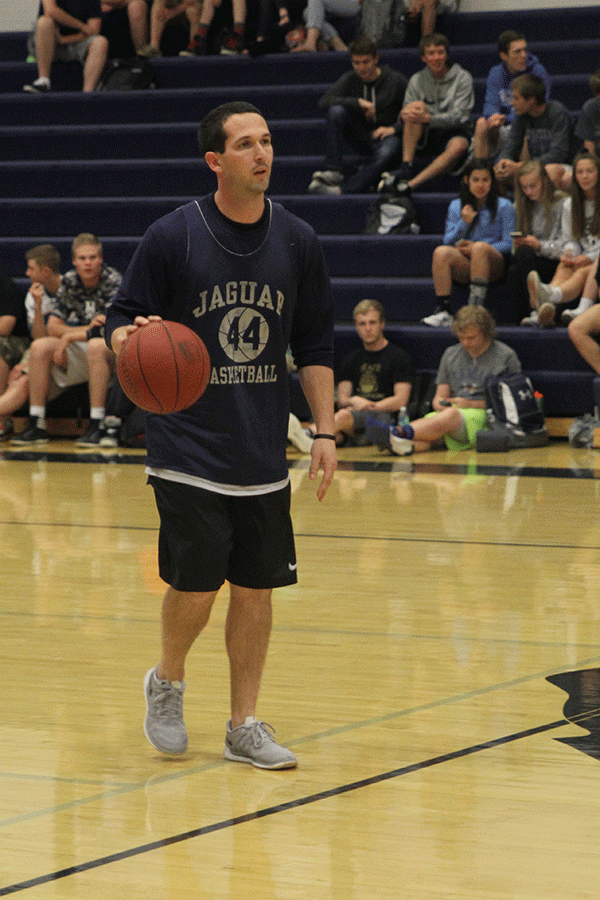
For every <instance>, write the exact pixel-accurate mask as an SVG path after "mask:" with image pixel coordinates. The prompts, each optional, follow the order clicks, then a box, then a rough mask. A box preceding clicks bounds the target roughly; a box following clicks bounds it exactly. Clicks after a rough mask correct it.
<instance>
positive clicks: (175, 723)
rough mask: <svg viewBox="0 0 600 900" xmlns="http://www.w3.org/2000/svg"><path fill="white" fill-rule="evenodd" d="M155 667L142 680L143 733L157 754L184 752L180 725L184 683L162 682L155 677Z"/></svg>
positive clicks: (181, 726)
mask: <svg viewBox="0 0 600 900" xmlns="http://www.w3.org/2000/svg"><path fill="white" fill-rule="evenodd" d="M156 669H157V667H156V666H155V667H154V668H153V669H150V671H149V672H147V673H146V677H145V678H144V694H145V696H146V718H145V720H144V733H145V735H146V737H147V738H148V740H149V741H150V743H151V744H152V746H153V747H156V749H157V750H160V751H161V753H169V754H174V753H185V751H186V750H187V745H188V739H187V732H186V730H185V725H184V724H183V692H184V690H185V681H165V680H162V679H160V678H157V676H156Z"/></svg>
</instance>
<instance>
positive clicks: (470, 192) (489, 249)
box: [422, 159, 515, 326]
mask: <svg viewBox="0 0 600 900" xmlns="http://www.w3.org/2000/svg"><path fill="white" fill-rule="evenodd" d="M514 228H515V213H514V208H513V205H512V203H511V202H510V201H509V200H507V199H506V198H504V197H499V196H498V185H497V182H496V178H495V175H494V170H493V167H492V164H491V162H490V161H489V160H487V159H474V160H473V161H472V162H471V163H470V165H469V166H468V168H467V171H466V173H465V175H464V178H463V181H462V183H461V189H460V196H459V197H458V198H457V199H456V200H452V202H451V203H450V206H449V207H448V215H447V217H446V228H445V231H444V243H443V244H441V245H440V246H439V247H436V248H435V250H434V253H433V285H434V288H435V295H436V299H437V308H436V310H435V312H434V314H433V315H432V316H428V317H427V318H425V319H423V320H422V321H423V322H424V323H425V324H426V325H434V326H436V325H438V326H439V325H442V326H446V325H449V324H450V322H451V321H452V316H451V313H450V292H451V290H452V282H453V281H457V282H458V283H459V284H470V290H469V303H470V304H479V305H483V304H484V302H485V298H486V294H487V288H488V284H490V283H491V282H494V281H500V280H501V279H502V278H504V273H505V271H506V265H507V261H508V258H509V255H510V252H511V249H512V238H511V234H510V233H511V231H514Z"/></svg>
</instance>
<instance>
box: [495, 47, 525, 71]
mask: <svg viewBox="0 0 600 900" xmlns="http://www.w3.org/2000/svg"><path fill="white" fill-rule="evenodd" d="M500 59H501V60H502V61H503V62H504V64H505V65H506V68H507V69H508V71H509V72H510V74H511V75H520V74H521V73H522V72H524V71H525V69H526V67H527V41H525V40H523V41H513V42H512V44H509V45H508V50H507V51H506V53H501V54H500Z"/></svg>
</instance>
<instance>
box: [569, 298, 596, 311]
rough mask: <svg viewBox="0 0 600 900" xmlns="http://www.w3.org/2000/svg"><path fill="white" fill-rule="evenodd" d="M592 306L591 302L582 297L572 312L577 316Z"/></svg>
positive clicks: (592, 302)
mask: <svg viewBox="0 0 600 900" xmlns="http://www.w3.org/2000/svg"><path fill="white" fill-rule="evenodd" d="M593 305H594V301H593V300H589V299H588V298H587V297H582V298H581V300H580V301H579V303H578V304H577V306H576V307H575V309H574V310H573V312H576V313H577V315H580V314H581V313H582V312H585V311H586V309H590V307H592V306H593Z"/></svg>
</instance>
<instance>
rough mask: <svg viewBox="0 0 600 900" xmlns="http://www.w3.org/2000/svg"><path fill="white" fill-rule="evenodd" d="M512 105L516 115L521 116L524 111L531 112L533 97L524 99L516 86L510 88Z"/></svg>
mask: <svg viewBox="0 0 600 900" xmlns="http://www.w3.org/2000/svg"><path fill="white" fill-rule="evenodd" d="M510 102H511V103H512V107H513V109H514V111H515V112H516V114H517V115H518V116H523V115H525V114H526V113H529V112H531V108H532V107H533V106H534V105H535V100H534V99H533V97H530V98H529V100H526V99H525V97H523V95H522V94H521V92H520V91H518V90H517V89H516V88H513V90H512V98H511V101H510Z"/></svg>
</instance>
